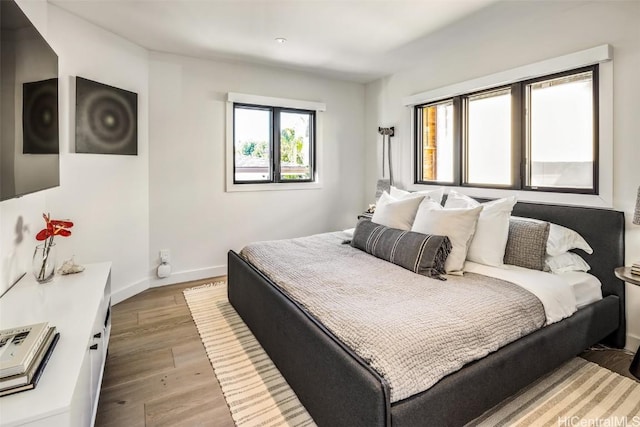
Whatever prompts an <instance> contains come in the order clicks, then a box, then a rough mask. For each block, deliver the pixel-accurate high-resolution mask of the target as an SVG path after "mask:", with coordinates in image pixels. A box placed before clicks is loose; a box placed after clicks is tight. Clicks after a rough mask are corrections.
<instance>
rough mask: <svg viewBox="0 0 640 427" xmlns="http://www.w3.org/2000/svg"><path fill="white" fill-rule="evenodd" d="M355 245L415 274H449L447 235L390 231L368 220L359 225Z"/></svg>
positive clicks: (449, 248) (394, 229) (449, 243)
mask: <svg viewBox="0 0 640 427" xmlns="http://www.w3.org/2000/svg"><path fill="white" fill-rule="evenodd" d="M351 246H353V247H354V248H357V249H360V250H363V251H365V252H367V253H369V254H371V255H373V256H375V257H377V258H380V259H383V260H385V261H389V262H391V263H393V264H396V265H398V266H400V267H403V268H406V269H407V270H411V271H413V272H414V273H418V274H421V275H423V276H428V277H437V278H441V277H440V275H441V274H445V270H444V263H445V261H446V260H447V257H448V256H449V253H450V252H451V241H450V240H449V238H448V237H447V236H433V235H429V234H422V233H416V232H414V231H405V230H399V229H397V228H389V227H385V226H384V225H380V224H376V223H375V222H371V221H370V220H368V219H363V220H360V222H358V225H357V226H356V229H355V231H354V232H353V239H352V240H351Z"/></svg>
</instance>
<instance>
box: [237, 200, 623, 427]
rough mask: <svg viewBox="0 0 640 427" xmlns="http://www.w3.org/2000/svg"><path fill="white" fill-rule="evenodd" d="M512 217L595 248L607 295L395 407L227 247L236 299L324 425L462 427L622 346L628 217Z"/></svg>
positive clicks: (574, 213)
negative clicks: (620, 272) (549, 376)
mask: <svg viewBox="0 0 640 427" xmlns="http://www.w3.org/2000/svg"><path fill="white" fill-rule="evenodd" d="M513 215H517V216H521V217H529V218H538V219H542V220H546V221H551V222H554V223H556V224H560V225H564V226H566V227H570V228H572V229H574V230H575V231H577V232H578V233H580V234H581V235H582V236H584V237H585V239H586V240H587V241H588V242H589V243H590V244H591V246H592V247H593V248H594V254H593V255H587V254H582V253H581V255H582V256H583V257H584V258H585V260H586V261H587V262H588V263H589V264H590V265H591V267H592V269H591V273H592V274H593V275H594V276H596V277H597V278H598V279H600V282H601V283H602V294H603V298H602V299H601V300H599V301H597V302H594V303H591V304H587V305H585V306H584V307H582V308H580V309H579V310H578V311H577V312H576V313H575V314H573V315H572V316H571V317H569V318H566V319H564V320H562V321H560V322H557V323H554V324H551V325H549V326H546V327H544V328H542V329H540V330H537V331H535V332H532V333H530V334H528V335H526V336H524V337H523V338H521V339H519V340H517V341H515V342H512V343H510V344H508V345H506V346H504V347H502V348H500V349H499V350H497V351H495V352H493V353H491V354H489V355H487V356H486V357H483V358H482V359H479V360H476V361H473V362H471V363H468V364H467V365H465V366H464V367H463V368H461V369H460V370H458V371H456V372H454V373H451V374H449V375H447V376H446V377H444V378H443V379H441V380H440V381H438V382H437V383H436V384H435V385H433V386H432V387H430V388H429V389H427V390H426V391H423V392H420V393H418V394H415V395H412V396H410V397H407V398H404V399H402V400H399V401H394V402H393V403H391V396H390V388H389V384H388V383H387V382H386V381H385V379H384V378H383V377H382V376H381V375H379V374H378V373H377V371H376V370H374V369H373V368H372V367H371V366H370V365H369V364H367V363H366V362H365V361H364V360H362V358H361V357H359V356H358V355H357V354H356V353H355V352H354V351H352V350H351V349H350V348H348V347H347V346H346V345H344V344H343V343H342V341H341V340H339V339H337V338H336V337H335V336H334V335H333V334H332V333H331V332H330V331H329V330H328V329H327V328H326V327H325V326H324V325H322V324H320V323H319V322H318V321H317V320H316V319H315V318H314V317H313V316H311V315H310V314H309V313H308V312H307V311H306V310H305V309H304V308H303V307H301V306H300V304H298V303H296V302H295V301H293V300H292V299H291V298H290V297H288V296H287V295H286V294H285V293H284V292H282V291H281V290H280V288H279V287H278V286H276V285H275V284H274V283H273V282H272V281H271V280H270V279H269V278H268V277H267V276H266V275H265V274H263V273H262V272H261V271H260V270H258V269H257V268H255V267H254V266H253V265H252V264H250V263H249V262H247V261H246V260H245V259H243V258H242V257H241V256H239V255H238V254H237V253H236V252H234V251H230V252H229V272H228V281H229V287H228V292H229V301H230V302H231V304H232V305H233V306H234V308H235V309H236V311H237V312H238V313H239V314H240V316H241V317H242V318H243V320H244V321H245V323H246V324H247V325H248V326H249V328H250V329H251V330H252V332H253V333H254V335H255V336H256V338H257V339H258V340H259V341H260V343H261V344H262V346H263V347H264V349H265V350H266V352H267V353H268V354H269V356H270V357H271V359H272V360H273V362H274V363H275V364H276V366H277V367H278V369H279V370H280V371H281V373H282V374H283V375H284V377H285V378H286V379H287V381H288V382H289V384H290V385H291V387H292V388H293V390H294V391H295V392H296V394H297V395H298V397H299V398H300V401H301V402H302V403H303V404H304V406H305V407H306V408H307V410H308V411H309V413H310V414H311V416H312V417H313V418H314V420H315V421H316V422H317V424H318V425H321V426H323V425H327V426H335V425H349V426H394V427H395V426H415V425H424V424H425V422H427V421H428V423H429V424H431V425H463V424H465V423H467V422H468V421H471V420H473V419H474V418H476V417H477V416H479V415H481V414H482V413H483V412H484V411H486V410H487V409H489V408H491V407H492V406H494V405H495V404H497V403H499V402H500V401H502V400H503V399H505V398H506V397H508V396H510V395H512V394H513V393H515V392H517V391H518V390H519V389H521V388H522V387H524V386H526V385H528V384H530V383H531V382H533V381H534V380H536V379H537V378H539V377H540V376H541V375H543V374H545V373H547V372H549V371H551V370H553V369H554V368H556V367H558V366H559V365H561V364H562V363H563V362H565V361H566V360H568V359H570V358H572V357H574V356H576V355H577V354H579V353H580V352H581V351H582V350H584V349H586V348H588V347H589V346H591V345H593V344H595V343H598V342H603V343H605V344H607V345H610V346H613V347H623V346H624V343H625V333H626V330H625V318H624V304H625V296H624V283H623V282H621V281H620V280H618V279H617V278H616V277H615V276H614V273H613V270H614V268H615V267H617V266H620V265H623V263H624V216H623V213H621V212H617V211H612V210H603V209H592V208H582V207H567V206H555V205H542V204H533V203H517V204H516V206H515V207H514V210H513Z"/></svg>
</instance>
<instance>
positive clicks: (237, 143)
mask: <svg viewBox="0 0 640 427" xmlns="http://www.w3.org/2000/svg"><path fill="white" fill-rule="evenodd" d="M233 162H234V167H233V169H234V170H233V182H234V184H244V183H247V184H259V183H287V182H313V181H314V180H315V111H312V110H301V109H294V108H284V107H270V106H262V105H252V104H241V103H234V104H233Z"/></svg>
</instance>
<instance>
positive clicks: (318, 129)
mask: <svg viewBox="0 0 640 427" xmlns="http://www.w3.org/2000/svg"><path fill="white" fill-rule="evenodd" d="M234 103H239V104H249V105H259V106H269V107H281V108H284V109H290V110H296V109H298V110H310V111H314V112H315V144H314V150H315V153H314V157H315V158H314V163H315V175H314V180H313V181H310V182H300V181H291V180H289V181H285V182H260V183H248V184H240V183H239V184H235V183H234V177H235V171H234V166H235V147H234V108H233V104H234ZM223 110H224V111H225V112H226V114H225V119H224V122H225V124H226V125H225V130H224V134H225V143H224V158H225V172H224V182H223V186H224V188H225V191H226V192H228V193H234V192H254V191H291V190H317V189H321V188H323V177H324V161H323V152H324V151H323V150H324V149H323V146H324V144H323V139H324V135H323V134H324V132H323V123H324V114H322V113H323V112H325V111H326V110H327V106H326V104H325V103H323V102H317V101H308V100H301V99H290V98H276V97H271V96H262V95H253V94H246V93H239V92H228V93H227V96H226V99H225V100H224V104H223Z"/></svg>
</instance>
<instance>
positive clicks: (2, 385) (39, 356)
mask: <svg viewBox="0 0 640 427" xmlns="http://www.w3.org/2000/svg"><path fill="white" fill-rule="evenodd" d="M56 335H57V334H56V327H55V326H52V327H49V328H47V331H46V335H45V337H44V340H43V341H42V344H41V345H40V346H39V347H38V349H37V351H36V353H35V356H34V357H33V359H32V360H31V362H30V363H29V365H28V366H27V368H26V369H25V371H24V372H20V373H18V374H14V375H9V376H4V377H0V392H2V391H4V390H7V389H11V388H13V387H18V386H23V385H27V384H29V383H31V381H32V380H33V378H34V377H35V374H36V372H37V370H38V368H39V367H40V365H41V363H42V361H43V360H44V358H45V356H46V354H47V352H48V350H49V348H50V347H51V344H52V343H53V341H54V339H56V338H55V336H56Z"/></svg>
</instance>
